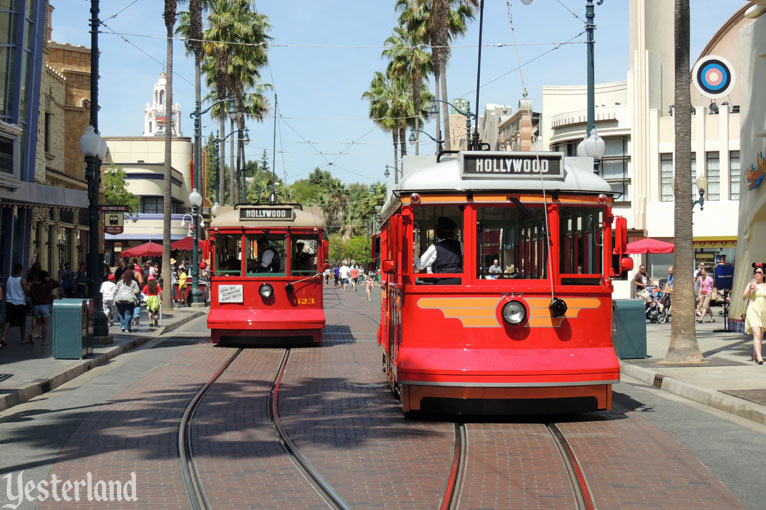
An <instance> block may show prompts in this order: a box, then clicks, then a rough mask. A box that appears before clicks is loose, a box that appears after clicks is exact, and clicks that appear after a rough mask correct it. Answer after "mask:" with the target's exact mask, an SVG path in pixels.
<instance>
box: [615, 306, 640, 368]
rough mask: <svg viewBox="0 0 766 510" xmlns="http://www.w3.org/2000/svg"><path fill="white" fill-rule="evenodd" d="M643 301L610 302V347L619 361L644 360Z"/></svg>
mask: <svg viewBox="0 0 766 510" xmlns="http://www.w3.org/2000/svg"><path fill="white" fill-rule="evenodd" d="M645 306H646V303H645V302H644V300H643V299H615V300H614V301H612V345H613V346H614V352H615V353H617V357H618V358H620V359H643V358H646V316H645V315H644V308H645Z"/></svg>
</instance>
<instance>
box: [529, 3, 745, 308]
mask: <svg viewBox="0 0 766 510" xmlns="http://www.w3.org/2000/svg"><path fill="white" fill-rule="evenodd" d="M744 11H745V8H743V9H740V10H739V11H737V12H736V13H734V14H733V16H732V18H731V19H730V20H728V21H727V22H726V23H725V24H724V25H723V26H722V27H721V29H720V30H719V31H718V33H717V34H716V35H715V36H714V37H713V38H712V39H711V41H710V43H709V44H708V45H707V47H706V48H705V50H704V51H703V53H702V55H701V57H700V58H705V57H707V56H714V55H715V56H719V57H724V58H725V59H726V60H728V61H729V62H731V63H732V67H733V71H734V73H735V76H737V77H738V76H739V74H740V73H739V70H738V67H739V52H740V50H739V43H738V37H739V36H738V33H739V31H740V30H741V29H742V28H743V27H744V26H746V25H748V24H749V23H751V20H748V19H746V18H745V17H744ZM630 15H631V20H630V27H631V29H630V49H631V60H630V62H631V64H630V70H629V72H628V73H627V77H626V80H625V81H622V82H616V83H604V84H597V85H596V87H595V94H596V99H595V103H596V119H595V120H596V129H597V130H598V134H599V136H601V137H602V138H603V139H604V141H605V143H606V154H605V156H604V158H603V159H602V161H601V164H600V168H599V170H600V173H601V175H602V176H603V177H604V178H605V179H606V180H607V181H608V182H609V183H610V185H611V187H612V189H613V190H614V191H615V192H617V195H616V199H615V201H616V206H615V213H616V214H619V215H621V216H624V217H626V218H627V220H628V227H629V229H630V231H631V232H630V239H629V240H630V241H632V240H636V239H639V238H643V237H651V238H656V239H660V240H665V241H670V242H672V241H673V235H674V228H673V222H672V221H668V219H669V218H671V219H672V218H673V204H674V202H673V200H674V198H673V185H672V183H673V175H674V165H673V153H674V150H675V134H674V128H673V113H674V108H673V97H674V91H673V86H674V85H673V76H674V69H673V60H674V59H673V44H674V41H673V3H672V2H660V1H656V0H631V2H630ZM737 79H739V78H737ZM691 93H692V110H693V115H694V116H693V119H692V146H691V148H690V149H691V152H692V175H690V176H689V178H690V179H691V180H692V186H693V192H694V197H695V199H696V198H698V194H697V189H696V185H695V184H694V183H695V181H696V179H697V177H699V176H702V175H704V176H705V177H706V178H707V179H708V183H709V184H708V189H707V193H706V195H705V203H704V209H703V210H700V208H699V206H695V208H694V248H695V258H696V259H698V260H699V261H702V262H705V263H706V264H707V265H708V266H709V267H712V266H713V265H714V264H715V263H716V262H717V261H718V260H719V259H720V257H721V255H727V258H728V261H730V262H731V261H733V260H734V259H735V246H736V236H737V223H738V217H739V201H738V200H739V196H740V183H741V172H740V167H741V165H740V127H739V126H740V121H741V114H740V108H741V104H740V94H739V92H738V90H737V86H735V87H733V88H730V89H729V93H728V94H727V95H726V96H724V97H720V98H717V99H712V100H711V98H709V97H707V96H705V95H703V94H701V93H700V92H699V91H698V90H697V87H696V86H695V85H694V84H692V85H691ZM586 101H587V99H586V88H585V87H584V86H563V87H544V88H543V108H542V110H543V111H542V117H541V138H542V142H543V146H544V147H547V148H548V149H549V150H554V151H561V152H565V153H566V154H567V155H575V154H576V149H577V144H578V143H579V142H580V141H581V140H582V139H583V138H584V136H585V128H586V121H587V116H586V106H587V105H586ZM689 205H690V207H691V203H690V204H689ZM634 257H635V259H636V260H635V262H636V264H635V267H636V268H638V265H639V264H641V263H646V264H647V269H648V271H649V272H650V274H651V275H652V276H653V277H654V279H655V280H660V279H663V278H665V277H666V276H667V268H668V267H669V266H670V265H672V257H673V255H672V254H669V255H650V256H648V257H647V256H645V255H642V256H634ZM633 274H634V273H632V272H631V273H629V275H628V279H627V280H626V281H623V282H616V284H615V297H618V298H626V297H631V296H632V295H633V288H632V287H633V286H632V285H631V283H630V280H631V278H632V276H633Z"/></svg>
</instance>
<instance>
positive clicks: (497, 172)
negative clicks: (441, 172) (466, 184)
mask: <svg viewBox="0 0 766 510" xmlns="http://www.w3.org/2000/svg"><path fill="white" fill-rule="evenodd" d="M458 162H459V164H460V168H461V170H462V177H463V178H464V179H466V178H470V179H477V178H490V179H528V178H533V177H534V178H538V179H539V178H540V177H541V176H542V178H543V179H564V154H563V153H561V152H544V153H537V152H483V151H471V152H461V153H460V154H458Z"/></svg>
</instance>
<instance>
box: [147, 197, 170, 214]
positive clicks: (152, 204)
mask: <svg viewBox="0 0 766 510" xmlns="http://www.w3.org/2000/svg"><path fill="white" fill-rule="evenodd" d="M164 200H165V199H164V198H163V197H141V212H142V213H144V214H162V213H163V212H164V210H165V207H164Z"/></svg>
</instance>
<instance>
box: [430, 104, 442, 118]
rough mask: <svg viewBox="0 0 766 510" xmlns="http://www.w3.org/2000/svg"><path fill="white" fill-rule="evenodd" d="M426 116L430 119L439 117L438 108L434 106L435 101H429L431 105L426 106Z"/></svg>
mask: <svg viewBox="0 0 766 510" xmlns="http://www.w3.org/2000/svg"><path fill="white" fill-rule="evenodd" d="M428 115H430V116H431V117H436V116H437V115H439V107H438V106H436V101H431V104H430V105H428Z"/></svg>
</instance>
